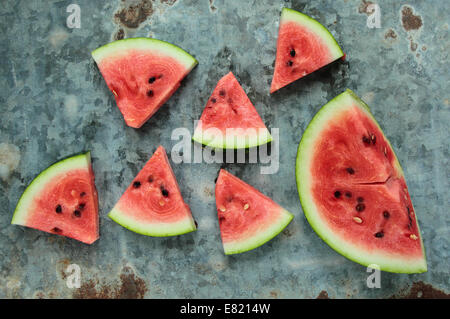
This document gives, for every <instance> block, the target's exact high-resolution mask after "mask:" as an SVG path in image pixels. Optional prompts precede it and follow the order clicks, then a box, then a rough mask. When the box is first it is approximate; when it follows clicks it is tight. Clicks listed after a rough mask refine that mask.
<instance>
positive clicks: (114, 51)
mask: <svg viewBox="0 0 450 319" xmlns="http://www.w3.org/2000/svg"><path fill="white" fill-rule="evenodd" d="M130 49H131V50H136V49H142V50H150V51H159V52H160V53H162V54H164V55H167V56H171V57H173V58H174V59H175V60H177V61H178V62H180V63H181V64H183V65H184V66H185V67H186V69H188V70H192V69H193V68H194V67H195V66H196V65H197V64H198V61H197V60H196V59H195V58H194V57H193V56H192V55H190V54H189V53H187V52H186V51H185V50H183V49H182V48H180V47H178V46H176V45H174V44H171V43H169V42H166V41H163V40H158V39H152V38H143V37H140V38H129V39H122V40H117V41H114V42H111V43H108V44H105V45H103V46H101V47H99V48H97V49H95V50H94V51H92V53H91V54H92V57H93V58H94V60H95V62H96V63H97V64H98V63H100V62H101V61H102V60H103V59H104V58H108V57H113V56H117V55H121V54H125V55H126V54H127V50H130Z"/></svg>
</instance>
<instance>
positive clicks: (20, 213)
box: [11, 152, 99, 244]
mask: <svg viewBox="0 0 450 319" xmlns="http://www.w3.org/2000/svg"><path fill="white" fill-rule="evenodd" d="M11 223H12V224H16V225H23V226H27V227H31V228H35V229H39V230H42V231H45V232H48V233H52V234H56V235H62V236H66V237H70V238H74V239H76V240H79V241H82V242H84V243H87V244H92V243H93V242H94V241H96V240H97V239H98V237H99V234H98V200H97V190H96V188H95V183H94V172H93V170H92V166H91V156H90V153H89V152H87V153H84V154H80V155H76V156H72V157H69V158H66V159H64V160H62V161H59V162H57V163H55V164H53V165H52V166H50V167H48V168H47V169H45V170H44V171H42V172H41V173H40V174H39V175H38V176H37V177H36V178H35V179H34V180H33V181H32V182H31V183H30V185H29V186H28V187H27V188H26V190H25V191H24V192H23V194H22V196H21V197H20V200H19V202H18V203H17V207H16V210H15V211H14V216H13V218H12V222H11Z"/></svg>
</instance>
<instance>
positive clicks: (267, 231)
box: [216, 169, 294, 255]
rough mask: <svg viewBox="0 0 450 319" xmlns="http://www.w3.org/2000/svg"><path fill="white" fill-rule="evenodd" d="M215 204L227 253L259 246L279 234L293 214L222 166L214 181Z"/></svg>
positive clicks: (235, 252)
mask: <svg viewBox="0 0 450 319" xmlns="http://www.w3.org/2000/svg"><path fill="white" fill-rule="evenodd" d="M216 206H217V214H218V218H219V226H220V234H221V236H222V244H223V249H224V251H225V254H226V255H231V254H237V253H242V252H245V251H248V250H252V249H254V248H256V247H259V246H261V245H262V244H264V243H266V242H267V241H269V240H271V239H272V238H274V237H275V236H276V235H278V234H279V233H280V232H281V231H282V230H283V229H284V228H285V227H286V226H287V225H288V224H289V223H290V222H291V220H292V218H293V217H294V216H293V215H292V214H291V213H289V212H288V211H287V210H285V209H284V208H282V207H281V206H279V205H278V204H276V203H275V202H274V201H273V200H271V199H270V198H269V197H267V196H265V195H263V194H261V193H260V192H259V191H258V190H256V189H255V188H253V187H252V186H250V185H248V184H247V183H245V182H243V181H242V180H240V179H239V178H237V177H236V176H234V175H232V174H230V173H229V172H227V171H225V170H223V169H221V170H220V173H219V177H218V178H217V182H216Z"/></svg>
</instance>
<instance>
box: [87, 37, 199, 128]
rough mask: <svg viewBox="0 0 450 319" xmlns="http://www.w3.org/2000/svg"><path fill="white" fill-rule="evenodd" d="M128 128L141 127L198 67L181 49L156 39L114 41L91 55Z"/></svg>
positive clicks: (195, 61) (194, 60)
mask: <svg viewBox="0 0 450 319" xmlns="http://www.w3.org/2000/svg"><path fill="white" fill-rule="evenodd" d="M92 57H93V58H94V60H95V62H96V63H97V65H98V68H99V69H100V72H101V73H102V75H103V78H104V79H105V81H106V84H107V85H108V88H109V89H110V90H111V92H112V93H113V94H114V97H115V99H116V103H117V106H118V107H119V109H120V112H122V115H123V117H124V119H125V122H126V124H127V125H128V126H131V127H134V128H139V127H141V126H142V125H143V124H144V123H145V122H146V121H147V120H148V119H149V118H150V117H151V116H152V115H153V114H154V113H155V112H156V111H157V110H158V109H159V108H160V107H161V106H162V105H163V104H164V103H165V102H166V101H167V100H168V99H169V98H170V97H171V96H172V94H173V93H174V92H175V91H176V90H177V89H178V87H179V86H180V82H181V80H183V78H184V77H185V76H186V75H187V74H188V73H189V72H190V71H191V70H192V69H193V68H194V67H195V66H196V65H197V64H198V62H197V60H196V59H195V58H193V57H192V56H191V55H190V54H188V53H187V52H186V51H184V50H182V49H181V48H179V47H177V46H175V45H173V44H170V43H167V42H164V41H161V40H156V39H149V38H133V39H124V40H118V41H114V42H112V43H109V44H106V45H104V46H102V47H100V48H98V49H96V50H94V51H93V52H92Z"/></svg>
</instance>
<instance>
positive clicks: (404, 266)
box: [296, 90, 427, 273]
mask: <svg viewBox="0 0 450 319" xmlns="http://www.w3.org/2000/svg"><path fill="white" fill-rule="evenodd" d="M296 178H297V187H298V192H299V195H300V201H301V204H302V207H303V211H304V213H305V216H306V218H307V219H308V221H309V223H310V224H311V226H312V228H313V229H314V230H315V231H316V232H317V234H318V235H319V236H320V237H321V238H322V239H323V240H324V241H325V242H327V243H328V244H329V245H330V246H331V247H332V248H333V249H335V250H336V251H337V252H339V253H341V254H342V255H344V256H346V257H348V258H349V259H351V260H353V261H355V262H357V263H360V264H362V265H365V266H369V265H371V264H375V265H378V267H379V268H380V269H381V270H384V271H389V272H398V273H420V272H425V271H426V270H427V265H426V260H425V251H424V246H423V243H422V238H421V235H420V231H419V224H418V222H417V219H416V215H415V212H414V208H413V205H412V203H411V198H410V195H409V192H408V188H407V186H406V181H405V178H404V175H403V170H402V168H401V166H400V163H399V162H398V160H397V157H396V155H395V153H394V151H393V149H392V146H391V144H390V143H389V141H388V139H387V138H386V136H385V135H384V134H383V132H382V130H381V128H380V126H379V125H378V123H377V122H376V120H375V119H374V117H373V116H372V114H371V113H370V110H369V107H368V106H367V105H366V104H365V103H364V102H363V101H361V100H360V99H359V98H358V97H357V96H356V95H355V94H354V93H353V92H352V91H350V90H347V91H346V92H344V93H342V94H340V95H338V96H337V97H336V98H334V99H333V100H331V101H330V102H328V103H327V104H326V105H325V106H323V107H322V109H321V110H320V111H319V112H318V113H317V114H316V116H315V117H314V118H313V120H312V121H311V123H310V124H309V125H308V127H307V129H306V130H305V132H304V134H303V137H302V140H301V142H300V145H299V147H298V153H297V162H296Z"/></svg>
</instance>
